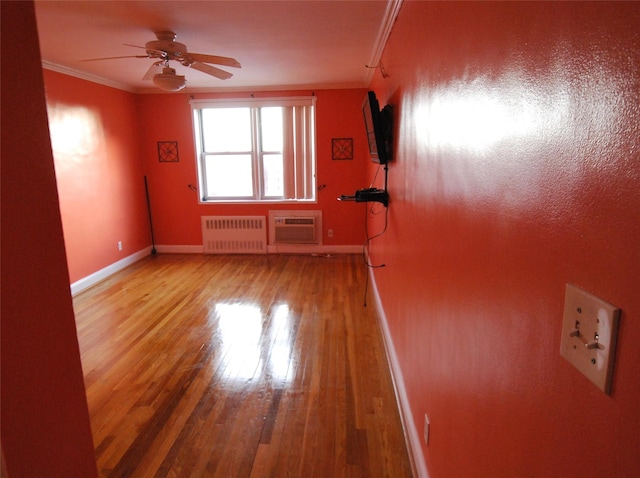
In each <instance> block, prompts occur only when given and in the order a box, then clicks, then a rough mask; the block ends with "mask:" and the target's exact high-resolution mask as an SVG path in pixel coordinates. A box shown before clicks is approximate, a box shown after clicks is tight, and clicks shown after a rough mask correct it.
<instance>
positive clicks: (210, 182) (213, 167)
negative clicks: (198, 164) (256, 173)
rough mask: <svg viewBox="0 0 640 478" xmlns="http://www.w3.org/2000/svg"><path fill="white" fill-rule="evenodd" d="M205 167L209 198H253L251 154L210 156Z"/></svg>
mask: <svg viewBox="0 0 640 478" xmlns="http://www.w3.org/2000/svg"><path fill="white" fill-rule="evenodd" d="M205 166H206V178H205V179H206V182H207V195H208V196H215V197H252V196H253V181H252V178H253V174H252V171H251V155H250V154H235V155H228V156H227V155H215V156H211V155H208V156H207V157H206V158H205Z"/></svg>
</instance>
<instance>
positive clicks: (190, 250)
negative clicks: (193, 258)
mask: <svg viewBox="0 0 640 478" xmlns="http://www.w3.org/2000/svg"><path fill="white" fill-rule="evenodd" d="M156 250H157V251H158V252H160V253H164V254H202V253H203V252H204V246H203V245H197V246H156Z"/></svg>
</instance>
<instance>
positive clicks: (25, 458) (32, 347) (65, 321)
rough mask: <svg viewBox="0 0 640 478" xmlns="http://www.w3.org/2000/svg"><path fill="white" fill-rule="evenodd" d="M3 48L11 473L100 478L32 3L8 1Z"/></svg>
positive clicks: (6, 461)
mask: <svg viewBox="0 0 640 478" xmlns="http://www.w3.org/2000/svg"><path fill="white" fill-rule="evenodd" d="M1 43H2V55H1V57H2V88H1V90H2V116H3V121H2V241H1V243H2V333H1V337H2V339H1V340H2V344H1V351H2V352H1V353H2V387H1V393H2V399H1V403H2V418H1V421H2V470H3V476H5V473H6V474H7V476H13V477H22V476H23V477H37V476H61V477H62V476H68V477H72V476H73V477H93V476H97V475H98V473H97V469H96V464H95V458H94V454H93V443H92V440H91V429H90V425H89V413H88V411H87V402H86V397H85V389H84V383H83V379H82V368H81V364H80V352H79V350H78V341H77V338H76V328H75V322H74V316H73V308H72V303H71V296H70V292H69V275H68V273H67V264H66V257H65V250H64V241H63V234H62V225H61V219H60V211H59V209H58V197H57V192H56V180H55V173H54V166H53V158H52V154H51V143H50V141H49V131H48V128H47V111H46V105H45V98H44V93H43V92H44V84H43V79H42V67H41V63H40V51H39V47H38V37H37V31H36V23H35V15H34V9H33V3H32V2H2V42H1ZM18 51H19V52H20V54H19V57H20V58H19V62H18V63H19V65H18V64H16V55H15V52H18ZM5 465H6V468H5Z"/></svg>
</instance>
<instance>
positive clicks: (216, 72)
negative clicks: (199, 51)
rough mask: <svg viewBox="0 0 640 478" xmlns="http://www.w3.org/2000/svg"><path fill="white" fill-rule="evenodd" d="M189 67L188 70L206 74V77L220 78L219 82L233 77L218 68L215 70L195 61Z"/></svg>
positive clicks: (213, 67)
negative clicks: (191, 69) (192, 69)
mask: <svg viewBox="0 0 640 478" xmlns="http://www.w3.org/2000/svg"><path fill="white" fill-rule="evenodd" d="M185 66H189V68H194V69H196V70H199V71H201V72H202V73H206V74H207V75H211V76H215V77H216V78H220V79H221V80H227V79H229V78H231V77H232V76H233V74H231V73H229V72H227V71H224V70H221V69H220V68H216V67H215V66H211V65H207V64H205V63H200V62H198V61H196V62H195V63H192V64H191V65H185Z"/></svg>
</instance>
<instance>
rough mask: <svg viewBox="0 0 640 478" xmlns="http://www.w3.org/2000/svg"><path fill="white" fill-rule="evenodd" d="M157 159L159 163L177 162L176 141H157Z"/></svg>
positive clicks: (178, 159)
mask: <svg viewBox="0 0 640 478" xmlns="http://www.w3.org/2000/svg"><path fill="white" fill-rule="evenodd" d="M158 161H160V162H161V163H177V162H178V161H180V158H179V157H178V142H177V141H158Z"/></svg>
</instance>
